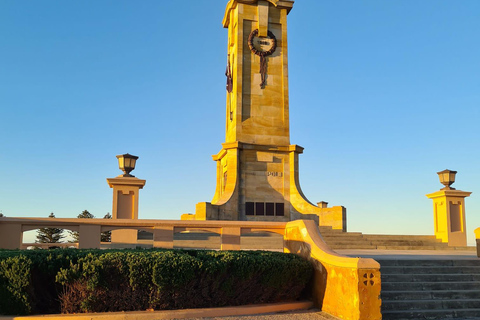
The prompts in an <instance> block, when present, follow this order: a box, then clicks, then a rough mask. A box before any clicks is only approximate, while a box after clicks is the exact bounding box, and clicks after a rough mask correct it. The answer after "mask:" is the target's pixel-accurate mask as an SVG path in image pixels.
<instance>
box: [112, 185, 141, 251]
mask: <svg viewBox="0 0 480 320" xmlns="http://www.w3.org/2000/svg"><path fill="white" fill-rule="evenodd" d="M107 182H108V185H109V186H110V188H113V207H112V219H132V220H136V219H138V194H139V190H140V189H142V188H143V186H144V185H145V182H146V180H141V179H138V178H135V177H122V176H120V177H116V178H109V179H107ZM111 241H112V244H113V243H126V244H136V243H137V230H136V229H135V230H112V240H111Z"/></svg>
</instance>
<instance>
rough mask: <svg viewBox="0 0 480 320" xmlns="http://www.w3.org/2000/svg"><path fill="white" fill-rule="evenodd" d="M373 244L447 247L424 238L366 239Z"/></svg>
mask: <svg viewBox="0 0 480 320" xmlns="http://www.w3.org/2000/svg"><path fill="white" fill-rule="evenodd" d="M366 241H368V242H370V243H371V244H374V245H378V246H441V247H442V248H443V247H447V245H444V244H443V243H437V242H434V241H424V240H366Z"/></svg>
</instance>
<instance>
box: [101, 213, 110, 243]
mask: <svg viewBox="0 0 480 320" xmlns="http://www.w3.org/2000/svg"><path fill="white" fill-rule="evenodd" d="M103 219H112V215H111V214H110V212H108V213H107V214H106V215H105V216H104V217H103ZM100 241H102V242H111V241H112V231H105V232H102V234H101V236H100Z"/></svg>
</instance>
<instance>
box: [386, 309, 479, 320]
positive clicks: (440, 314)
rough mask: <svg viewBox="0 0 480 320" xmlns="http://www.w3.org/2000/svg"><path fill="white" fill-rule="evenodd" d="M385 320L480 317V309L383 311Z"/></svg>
mask: <svg viewBox="0 0 480 320" xmlns="http://www.w3.org/2000/svg"><path fill="white" fill-rule="evenodd" d="M382 316H383V320H420V319H421V320H425V319H469V320H478V319H480V309H449V310H401V311H393V310H392V311H382Z"/></svg>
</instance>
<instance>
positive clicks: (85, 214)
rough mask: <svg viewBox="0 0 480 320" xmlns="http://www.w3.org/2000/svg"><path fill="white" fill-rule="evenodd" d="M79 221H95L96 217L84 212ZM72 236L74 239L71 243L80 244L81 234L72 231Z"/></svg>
mask: <svg viewBox="0 0 480 320" xmlns="http://www.w3.org/2000/svg"><path fill="white" fill-rule="evenodd" d="M77 218H78V219H93V218H95V216H94V215H93V214H91V213H90V212H88V210H83V211H82V213H80V214H79V215H78V216H77ZM69 233H70V236H71V237H72V238H73V240H71V241H70V242H78V241H79V240H80V234H79V233H78V232H77V231H70V232H69Z"/></svg>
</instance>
